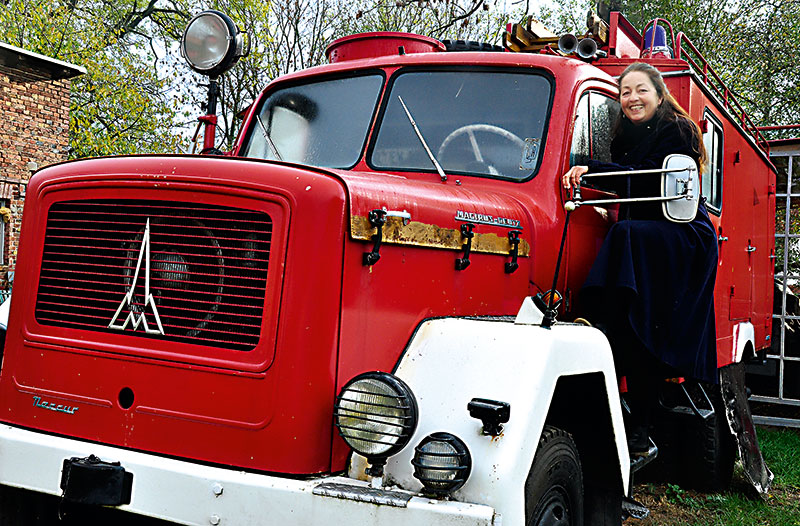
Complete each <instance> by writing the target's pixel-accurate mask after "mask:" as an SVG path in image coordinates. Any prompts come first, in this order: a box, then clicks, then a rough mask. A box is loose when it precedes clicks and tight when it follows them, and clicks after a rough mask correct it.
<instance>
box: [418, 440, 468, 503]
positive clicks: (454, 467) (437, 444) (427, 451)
mask: <svg viewBox="0 0 800 526" xmlns="http://www.w3.org/2000/svg"><path fill="white" fill-rule="evenodd" d="M411 464H413V465H414V477H415V478H416V479H417V480H419V481H420V482H421V483H422V485H423V487H424V489H425V492H426V493H429V494H432V495H434V496H437V497H442V496H444V495H446V494H448V493H452V492H454V491H455V490H457V489H458V488H460V487H461V486H463V485H464V483H465V482H466V481H467V478H468V477H469V473H470V471H471V470H472V457H470V454H469V449H467V445H466V444H464V442H463V441H461V439H459V438H458V437H456V436H455V435H451V434H450V433H443V432H439V433H432V434H430V435H428V436H427V437H425V438H424V439H423V440H422V442H420V444H419V445H418V446H417V447H416V448H414V459H413V460H412V461H411Z"/></svg>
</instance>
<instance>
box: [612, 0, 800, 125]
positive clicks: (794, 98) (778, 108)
mask: <svg viewBox="0 0 800 526" xmlns="http://www.w3.org/2000/svg"><path fill="white" fill-rule="evenodd" d="M617 3H618V4H620V10H621V11H622V12H623V13H624V14H625V16H626V17H627V18H628V19H629V20H631V21H632V22H633V24H634V25H635V26H636V27H637V28H640V29H641V28H643V27H644V25H645V24H646V23H647V22H649V21H651V20H653V18H655V17H662V18H666V19H667V20H669V21H670V22H671V23H672V26H673V27H674V29H675V32H676V34H677V32H679V31H682V32H684V33H685V34H686V35H687V36H688V37H689V39H690V40H691V41H692V43H694V44H695V45H696V46H697V47H698V48H699V50H700V51H701V52H702V54H703V55H704V56H705V57H706V58H707V59H708V61H709V63H710V64H711V66H712V67H713V68H714V69H715V70H716V71H717V73H719V75H720V76H721V77H722V79H723V80H724V81H725V83H726V85H727V86H728V87H729V88H730V89H731V90H732V92H733V93H734V94H735V95H736V96H737V97H738V99H739V101H740V102H741V103H742V105H743V106H744V108H745V110H746V111H747V113H748V114H749V115H750V116H751V118H752V119H753V121H754V122H755V124H757V125H759V126H768V125H776V124H790V123H794V122H800V104H798V102H800V86H798V85H797V82H796V80H795V79H797V78H798V75H800V64H799V63H798V62H797V61H796V60H795V59H794V57H795V54H796V47H797V42H798V39H799V38H800V1H798V0H690V1H686V2H673V1H667V0H623V1H620V2H617Z"/></svg>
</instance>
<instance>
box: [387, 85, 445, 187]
mask: <svg viewBox="0 0 800 526" xmlns="http://www.w3.org/2000/svg"><path fill="white" fill-rule="evenodd" d="M397 99H398V100H399V101H400V104H402V105H403V109H404V110H405V112H406V116H407V117H408V122H410V123H411V126H412V127H413V128H414V131H415V132H417V137H419V142H421V143H422V147H423V148H425V153H427V154H428V158H429V159H430V160H431V162H432V163H433V166H434V167H435V168H436V171H437V172H439V177H441V178H442V182H444V181H447V175H445V173H444V170H442V167H441V165H439V162H438V161H437V160H436V157H434V156H433V152H432V151H431V149H430V148H428V143H426V142H425V137H423V136H422V132H420V131H419V128H418V127H417V123H416V122H414V117H412V116H411V112H410V111H408V108H407V107H406V103H405V102H403V99H402V97H400V95H398V96H397Z"/></svg>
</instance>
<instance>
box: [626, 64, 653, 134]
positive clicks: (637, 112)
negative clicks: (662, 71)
mask: <svg viewBox="0 0 800 526" xmlns="http://www.w3.org/2000/svg"><path fill="white" fill-rule="evenodd" d="M619 101H620V104H621V105H622V112H623V113H624V114H625V117H627V118H628V119H629V120H630V121H631V122H632V123H634V124H641V123H643V122H647V121H649V120H650V119H652V118H653V116H654V115H655V114H656V110H657V109H658V107H659V106H661V104H662V103H663V102H664V97H661V96H659V95H658V93H657V92H656V88H655V86H654V85H653V82H652V81H651V80H650V77H648V76H647V74H645V73H643V72H641V71H633V72H631V73H629V74H628V75H627V76H625V77H624V78H623V79H622V80H621V81H620V85H619Z"/></svg>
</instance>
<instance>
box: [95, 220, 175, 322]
mask: <svg viewBox="0 0 800 526" xmlns="http://www.w3.org/2000/svg"><path fill="white" fill-rule="evenodd" d="M142 260H144V262H145V263H144V304H143V305H139V304H138V303H135V302H134V301H133V298H134V291H135V290H136V284H137V283H138V282H139V271H141V270H142ZM125 307H127V309H128V316H127V317H126V318H125V321H124V322H122V324H120V323H119V316H120V313H121V312H122V309H124V308H125ZM148 309H149V310H150V313H151V314H152V315H153V317H154V318H155V320H156V324H157V325H158V329H151V328H150V326H148V325H147V317H146V316H145V315H146V314H147V312H148ZM128 325H131V327H132V329H133V330H134V331H135V330H137V329H138V328H139V325H141V326H142V328H143V329H144V332H146V333H147V334H161V335H163V334H164V327H162V325H161V318H160V317H159V315H158V307H156V302H155V300H154V299H153V295H152V294H150V218H148V219H147V224H146V225H145V227H144V235H143V236H142V247H141V248H140V249H139V260H138V261H137V262H136V272H134V274H133V279H132V280H131V288H130V289H129V290H128V292H126V293H125V297H123V298H122V301H121V302H120V304H119V307H117V312H115V313H114V317H113V318H111V322H110V323H109V324H108V328H109V329H116V330H118V331H124V330H125V329H126V328H127V327H128Z"/></svg>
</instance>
